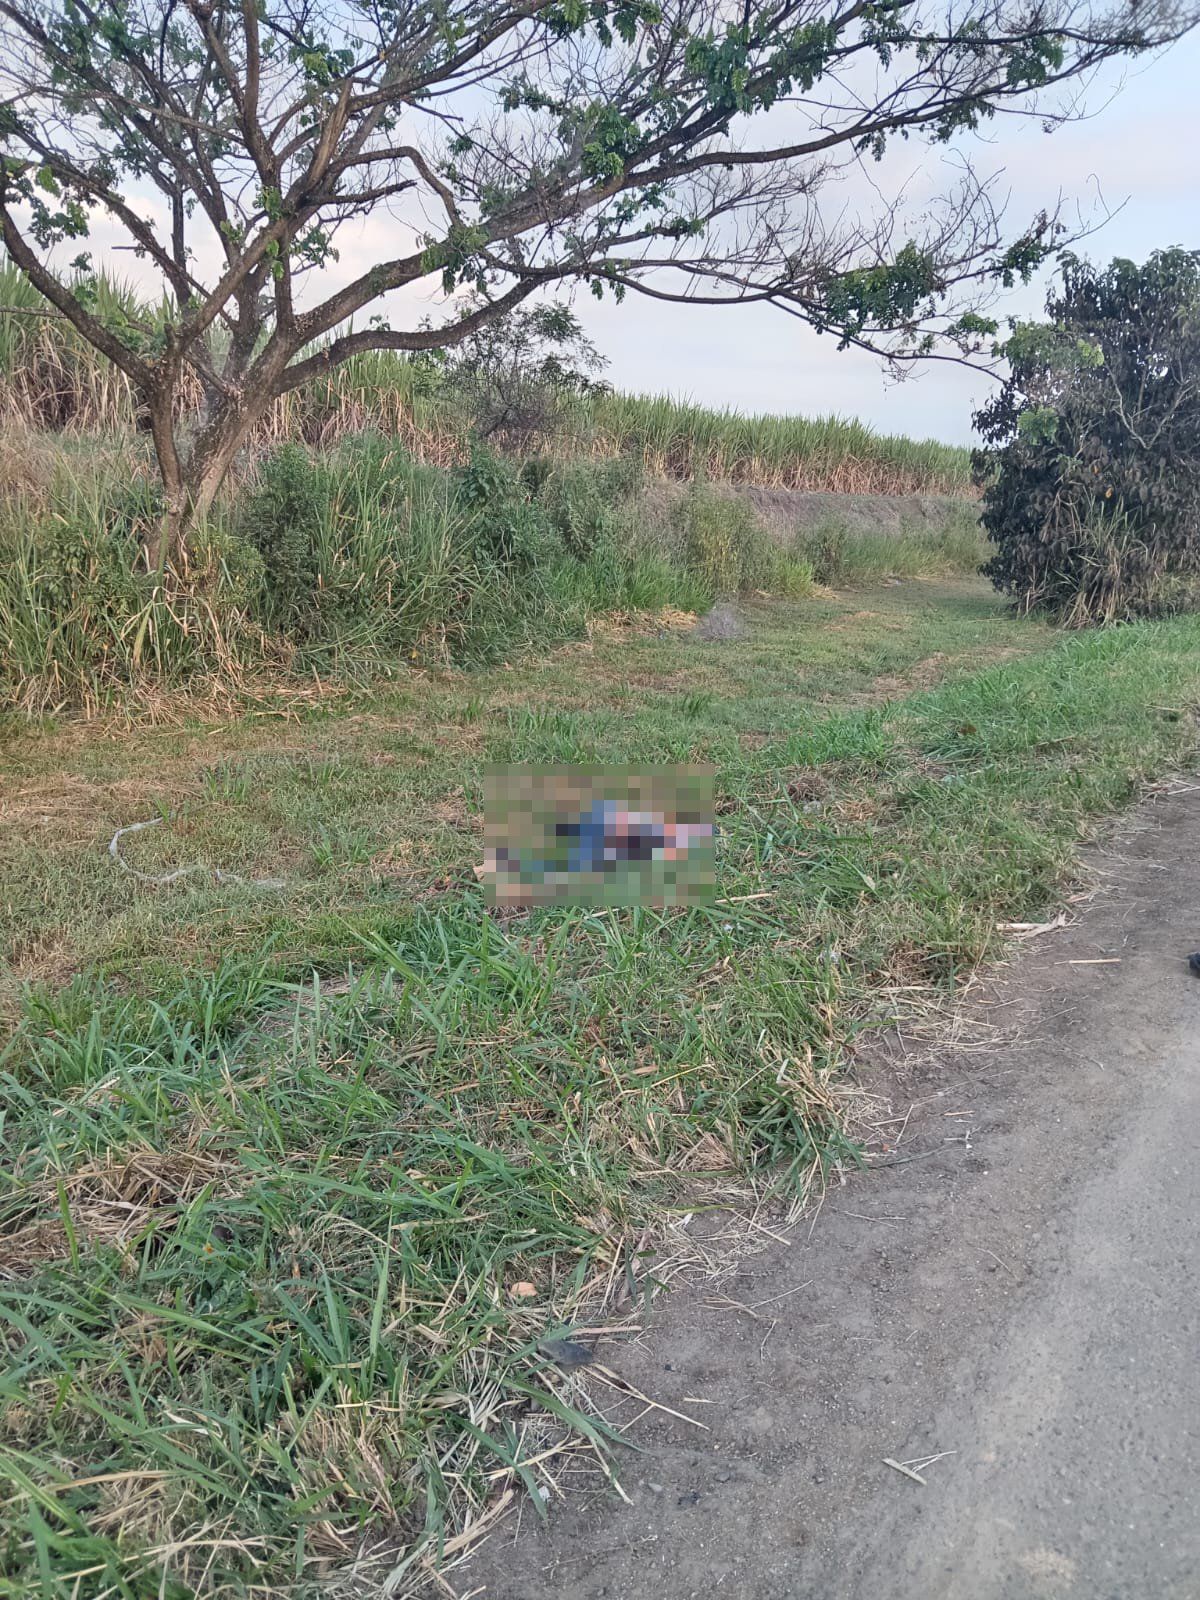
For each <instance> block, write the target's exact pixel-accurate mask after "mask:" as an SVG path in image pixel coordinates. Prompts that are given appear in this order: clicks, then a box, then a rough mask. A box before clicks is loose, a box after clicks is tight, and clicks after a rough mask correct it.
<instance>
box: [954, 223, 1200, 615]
mask: <svg viewBox="0 0 1200 1600" xmlns="http://www.w3.org/2000/svg"><path fill="white" fill-rule="evenodd" d="M1046 314H1047V317H1048V319H1049V320H1048V321H1047V322H1046V323H1044V324H1024V325H1020V326H1018V327H1017V328H1016V329H1015V330H1014V332H1013V336H1012V338H1011V339H1009V340H1008V342H1007V344H1006V345H1005V347H1004V350H1005V354H1006V356H1007V358H1008V362H1009V369H1010V372H1009V377H1008V379H1007V380H1006V382H1005V383H1004V386H1003V388H1002V389H1001V391H1000V393H999V394H998V395H997V396H996V398H995V399H994V400H993V401H992V402H991V403H990V404H989V405H987V406H985V407H984V408H983V410H982V411H980V412H979V414H978V415H977V416H976V418H975V425H976V427H977V428H978V429H979V431H980V433H981V434H982V435H983V437H984V439H985V440H986V441H987V443H988V447H987V448H985V449H984V450H981V451H979V452H977V453H976V457H975V468H976V473H977V476H978V478H979V480H980V481H981V482H982V483H983V485H984V497H983V524H984V527H985V528H986V530H987V532H988V535H989V537H990V538H991V539H992V541H993V543H995V545H996V546H997V553H996V555H995V556H993V558H992V560H991V561H990V562H989V563H988V564H987V566H986V567H985V568H984V571H985V572H986V573H988V575H989V576H990V577H991V578H992V581H993V582H994V583H995V585H996V587H997V588H998V589H1000V590H1002V591H1003V592H1004V593H1007V594H1010V595H1012V596H1013V597H1014V598H1015V599H1016V600H1017V602H1018V604H1019V605H1020V606H1021V607H1022V609H1024V610H1031V609H1034V608H1036V607H1041V608H1044V609H1047V610H1051V611H1054V612H1057V613H1059V614H1060V615H1062V616H1064V617H1065V618H1066V619H1068V620H1070V621H1073V622H1090V621H1111V620H1113V619H1114V618H1118V617H1128V616H1137V615H1146V614H1152V613H1153V612H1155V611H1158V610H1162V609H1164V608H1166V607H1169V606H1171V605H1174V604H1177V603H1179V601H1180V600H1181V599H1184V600H1186V599H1187V597H1188V594H1189V591H1190V590H1191V589H1192V588H1193V587H1194V580H1195V578H1196V577H1197V575H1198V574H1200V251H1189V250H1181V249H1175V250H1163V251H1159V252H1157V253H1156V254H1154V255H1152V256H1151V257H1150V259H1149V260H1148V261H1147V262H1146V263H1145V264H1144V265H1143V266H1138V265H1137V264H1136V263H1135V262H1132V261H1123V260H1117V261H1113V262H1112V263H1111V264H1110V265H1109V266H1108V267H1106V268H1098V267H1094V266H1092V265H1090V264H1089V263H1088V262H1086V261H1081V260H1079V259H1077V258H1076V257H1074V256H1072V255H1067V256H1065V257H1064V261H1063V268H1062V285H1061V288H1058V289H1052V290H1051V291H1050V294H1049V295H1048V297H1047V301H1046Z"/></svg>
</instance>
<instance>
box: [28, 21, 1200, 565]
mask: <svg viewBox="0 0 1200 1600" xmlns="http://www.w3.org/2000/svg"><path fill="white" fill-rule="evenodd" d="M1195 5H1196V0H1111V3H1110V4H1109V6H1108V8H1107V9H1105V7H1104V0H949V3H948V4H943V3H939V0H162V3H158V4H152V3H150V0H0V24H2V26H3V38H2V40H0V42H2V44H3V52H2V55H0V161H2V166H0V235H2V237H3V242H4V245H5V247H6V248H7V250H8V253H9V255H10V257H11V258H12V260H13V261H14V262H15V263H16V264H17V266H18V267H19V268H20V269H21V270H22V271H24V272H25V273H26V274H27V275H28V277H29V278H30V279H31V280H32V282H33V283H34V284H35V285H36V287H37V288H38V289H39V290H40V291H41V293H42V294H43V295H45V297H46V298H47V300H49V301H50V303H51V304H52V305H53V306H54V307H56V308H57V310H58V311H59V312H60V313H61V314H62V315H63V316H64V317H66V318H68V319H69V320H70V322H71V323H72V324H73V325H74V326H75V327H76V328H77V329H78V330H79V332H80V333H81V334H82V335H83V336H84V337H85V338H86V339H88V340H89V341H90V342H91V343H92V344H93V345H94V346H95V347H96V348H97V349H98V350H100V351H101V352H102V353H103V354H104V355H105V356H107V357H108V358H109V359H110V360H111V361H113V362H114V363H115V364H116V365H117V366H118V367H119V368H121V369H122V371H124V372H125V373H127V374H128V376H129V378H130V379H131V381H132V382H133V383H134V385H135V386H136V388H137V390H138V392H139V394H140V396H141V398H142V401H143V403H144V405H145V408H146V412H147V415H148V418H149V423H150V428H151V431H152V434H153V438H154V446H155V450H156V453H157V457H158V462H159V466H160V469H161V472H162V478H163V485H164V490H165V503H166V506H167V513H166V520H165V523H164V534H165V536H166V538H167V540H168V541H169V543H170V544H173V543H175V542H177V541H178V540H179V539H180V538H181V537H182V536H183V534H184V532H185V531H186V528H187V526H188V523H189V521H190V520H191V519H193V518H196V517H201V516H203V515H204V514H205V513H206V512H207V510H208V509H209V507H210V506H211V504H212V502H213V498H214V496H215V495H216V493H217V491H218V488H219V486H220V484H221V482H222V480H223V478H224V476H225V473H226V472H227V470H228V468H229V466H230V463H231V462H232V460H233V459H234V457H235V455H236V453H237V451H238V450H239V448H240V447H241V445H242V444H243V442H244V441H245V439H246V437H247V435H248V433H249V432H250V430H251V429H252V428H253V427H254V425H255V423H256V422H257V421H258V420H259V419H260V418H261V417H262V415H263V413H264V412H265V411H266V409H267V408H268V407H269V406H270V404H271V402H272V401H273V399H274V398H275V397H277V396H278V395H280V394H283V393H285V392H287V391H288V390H291V389H295V388H297V387H298V386H300V385H302V384H304V383H306V382H308V381H309V380H310V379H312V378H314V377H316V376H318V375H320V374H323V373H327V372H329V371H330V370H331V369H332V368H334V367H336V366H337V365H338V363H339V362H341V361H344V360H345V359H346V358H347V357H349V356H350V355H352V354H353V353H354V352H356V351H361V350H367V349H394V350H408V351H419V350H424V349H430V348H434V347H436V346H438V345H447V344H452V343H454V342H456V341H459V340H462V339H464V338H468V337H470V336H471V335H472V334H473V333H474V332H475V331H476V330H478V329H479V328H480V327H481V326H483V325H484V324H486V323H488V322H490V321H492V320H493V319H495V318H498V317H500V316H502V315H504V314H505V313H507V312H509V311H511V310H512V309H513V308H514V307H516V306H517V305H519V304H520V303H521V302H522V301H524V300H525V299H526V298H528V297H529V296H530V295H531V294H533V293H535V292H536V291H538V290H540V289H543V288H545V287H546V286H548V285H550V286H553V285H556V284H560V283H564V282H577V283H578V282H583V283H586V284H588V285H590V286H591V288H592V289H593V291H594V292H596V293H599V294H603V293H604V292H605V291H606V290H610V291H611V292H613V293H614V294H617V295H621V294H623V293H624V292H625V291H626V290H629V289H636V290H638V291H640V292H642V293H644V294H649V295H653V296H656V297H658V298H661V299H686V300H690V301H693V302H695V303H698V304H705V305H712V304H724V303H729V302H731V301H732V302H741V303H746V302H752V301H767V302H771V303H773V304H775V305H778V306H780V307H782V308H783V309H784V310H785V311H787V312H790V313H791V314H792V315H794V316H797V317H799V318H801V319H802V320H803V321H805V322H808V323H810V324H811V325H813V326H814V327H817V328H819V329H822V330H830V331H832V332H834V333H835V334H836V335H837V337H838V339H839V341H840V342H841V343H842V344H843V345H845V344H861V345H865V346H866V347H868V348H872V349H878V350H881V351H883V352H884V353H885V354H888V355H890V356H892V357H903V356H908V355H912V354H915V353H926V354H929V353H933V352H934V346H935V343H936V341H937V340H938V339H939V338H945V339H949V340H950V341H951V345H952V346H953V347H954V348H956V349H972V348H976V347H977V344H978V340H979V339H980V338H982V337H983V336H984V335H986V333H987V332H988V327H987V325H986V324H985V323H984V321H983V320H982V319H981V318H980V317H979V316H978V314H977V310H976V308H975V301H974V300H973V299H972V298H971V297H972V296H973V295H974V294H975V292H976V291H977V290H978V289H979V288H980V286H982V285H984V284H986V283H988V282H990V281H993V280H995V279H1003V280H1008V281H1011V279H1012V278H1013V276H1014V275H1016V274H1021V273H1027V272H1028V271H1029V270H1031V268H1032V267H1033V266H1034V265H1036V264H1037V263H1038V262H1040V261H1041V260H1042V259H1043V258H1044V255H1045V253H1046V252H1047V251H1048V250H1049V249H1050V248H1051V246H1052V244H1053V243H1054V242H1055V240H1056V234H1057V228H1058V225H1057V222H1056V220H1055V219H1054V218H1052V217H1048V216H1044V215H1043V216H1042V217H1040V218H1037V219H1035V220H1034V222H1033V223H1032V224H1031V225H1030V226H1029V227H1028V228H1026V229H1024V230H1023V231H1021V232H1019V233H1018V235H1017V236H1016V237H1015V238H1011V237H1010V238H1007V239H1006V236H1005V235H1004V233H1003V231H1002V229H1001V225H1000V219H999V217H998V216H997V212H996V209H995V207H994V206H993V204H992V196H991V192H990V189H989V186H988V185H987V184H984V183H980V182H978V181H976V180H975V178H974V177H973V176H972V175H971V173H970V171H969V169H968V170H966V172H965V175H964V178H963V181H962V184H961V186H960V187H958V188H956V189H955V191H954V192H953V193H952V194H949V195H947V196H946V197H945V199H944V200H943V201H942V202H941V203H938V204H934V205H932V206H931V207H930V208H929V209H928V210H927V212H926V213H925V215H924V217H923V219H922V220H920V221H919V222H915V223H914V225H913V228H912V230H911V232H907V231H904V227H903V224H902V223H901V222H899V221H898V220H897V218H898V217H899V215H900V213H899V212H897V214H896V216H893V215H892V214H891V212H890V210H885V211H884V212H883V213H882V214H881V215H880V216H879V217H876V218H870V219H862V218H856V217H855V216H854V215H853V214H852V208H848V207H846V208H842V209H841V211H840V214H839V215H837V216H836V217H829V216H826V215H825V214H824V213H823V212H822V210H821V208H820V204H819V195H820V191H821V189H822V186H823V185H824V184H826V183H828V182H829V181H830V180H831V179H834V178H836V177H838V176H840V175H842V174H844V173H845V172H846V171H847V169H848V167H849V166H851V165H852V164H854V163H857V162H862V161H863V160H869V159H871V158H875V159H877V160H881V159H882V157H883V155H884V152H885V150H886V149H887V147H888V146H889V144H890V143H891V142H892V141H894V140H896V139H897V138H904V137H908V136H919V137H920V138H922V139H925V140H928V141H932V142H933V143H934V144H937V143H939V142H940V143H945V142H947V141H950V140H952V139H955V138H956V137H958V136H959V135H960V134H961V133H963V132H966V131H970V130H972V129H975V128H977V127H978V126H979V125H980V124H981V123H983V122H984V121H985V119H988V118H991V117H995V116H998V115H1002V114H1005V113H1012V112H1018V111H1023V112H1026V113H1036V114H1037V115H1038V116H1041V117H1043V118H1046V119H1048V120H1054V119H1056V118H1060V117H1062V116H1064V115H1066V114H1067V111H1066V110H1064V108H1063V107H1062V106H1061V105H1059V104H1058V103H1057V102H1056V101H1055V99H1054V96H1053V93H1052V91H1053V90H1054V89H1055V88H1056V86H1061V85H1067V84H1070V83H1071V82H1072V81H1073V80H1076V79H1078V78H1079V77H1080V76H1081V75H1082V74H1086V73H1088V72H1090V71H1091V70H1092V69H1093V68H1095V67H1096V66H1098V65H1099V64H1100V63H1102V62H1104V61H1105V60H1106V59H1108V58H1110V57H1113V56H1116V55H1121V54H1125V53H1131V52H1137V51H1142V50H1146V49H1150V48H1153V47H1155V46H1158V45H1161V44H1163V43H1165V42H1167V41H1169V40H1171V39H1174V38H1175V37H1177V36H1178V35H1179V34H1180V33H1181V32H1182V31H1183V30H1184V29H1185V28H1187V27H1189V26H1191V25H1192V23H1193V22H1194V21H1195V20H1196V15H1197V13H1196V11H1195V9H1194V8H1195ZM880 171H881V173H882V172H883V171H884V169H883V168H882V167H881V169H880ZM895 198H896V200H897V203H898V201H899V198H900V197H898V196H897V197H895ZM381 209H386V210H387V211H388V212H390V214H391V215H393V216H394V217H395V219H396V232H397V235H402V236H403V237H404V245H403V247H402V248H399V249H398V250H397V253H395V254H394V255H388V256H387V258H386V259H382V260H379V261H377V262H375V263H374V264H372V265H371V266H370V267H369V268H368V269H367V270H366V271H364V272H362V273H361V274H359V275H358V276H356V277H354V278H353V279H352V281H350V282H349V283H346V284H344V285H343V286H342V287H340V288H338V289H336V291H334V292H332V293H328V294H326V295H325V296H324V298H321V297H320V294H319V293H315V292H314V293H312V294H311V295H310V292H309V291H310V290H312V289H314V288H315V287H317V286H318V285H319V269H320V268H322V267H323V266H326V265H327V264H328V263H329V262H330V261H331V259H332V258H333V257H334V255H335V253H336V248H337V247H336V240H337V238H338V235H339V231H340V230H343V229H344V228H345V225H346V224H347V223H348V222H350V221H351V220H352V219H355V218H361V217H363V216H364V215H366V214H369V213H372V212H377V211H379V210H381ZM100 217H106V218H107V219H108V221H109V222H111V223H113V224H115V225H117V226H118V227H119V228H120V229H121V230H122V231H123V233H124V235H125V237H126V240H127V244H126V247H127V248H130V249H132V250H134V251H135V253H136V254H137V255H139V256H141V257H142V258H144V259H145V260H146V261H147V262H149V263H151V264H152V265H153V267H154V268H155V269H157V272H158V273H159V274H161V278H162V281H163V286H164V288H165V290H166V291H167V294H168V295H169V297H170V301H171V304H172V307H173V313H172V315H170V316H169V317H167V318H166V319H164V321H163V323H162V325H161V326H156V327H153V328H152V327H143V326H141V325H139V324H138V323H137V322H136V321H135V320H133V319H126V320H119V321H116V322H114V321H112V320H108V321H106V320H104V319H103V318H102V317H101V316H100V315H99V314H98V313H97V311H96V309H95V308H94V307H93V305H92V304H91V303H90V299H89V294H88V286H89V279H88V272H89V269H90V258H89V257H88V256H87V254H86V253H84V254H81V255H80V256H77V257H76V259H75V262H74V263H72V266H73V268H74V269H75V271H77V272H78V273H81V274H82V277H81V278H80V279H79V280H76V279H73V278H72V276H71V275H70V274H69V273H67V272H64V270H62V269H61V268H60V267H58V266H57V265H55V264H54V263H55V261H56V260H57V255H58V254H59V253H61V247H62V246H63V245H64V244H67V243H68V242H69V241H78V240H82V239H85V238H86V236H87V234H88V232H89V229H90V228H91V226H92V225H93V223H94V221H95V220H96V219H98V218H100ZM438 277H440V279H441V282H442V285H443V288H444V289H445V291H446V292H447V294H448V295H450V296H451V297H453V296H454V295H455V294H456V292H457V291H460V290H461V289H462V288H463V287H464V286H465V287H468V288H472V289H474V290H475V292H476V293H477V294H478V295H479V296H481V301H480V303H478V304H476V305H474V306H473V307H472V308H471V309H469V310H466V311H465V312H462V313H461V314H458V315H456V314H455V310H454V307H455V305H456V301H455V300H454V299H453V298H452V299H451V310H450V315H449V318H448V320H447V322H446V324H445V325H444V326H442V327H438V328H430V327H423V326H421V325H419V323H418V324H417V325H415V326H411V327H408V328H403V329H397V328H393V327H391V326H389V325H388V323H387V320H386V319H385V318H383V317H376V318H372V319H371V321H370V322H369V323H368V324H367V325H365V326H363V325H358V326H355V325H354V323H353V320H352V319H354V318H356V317H360V316H361V314H362V313H364V312H366V311H367V309H368V308H369V307H371V306H372V305H373V304H374V303H375V302H377V301H379V300H380V298H381V297H382V296H384V295H386V294H388V293H390V292H391V291H394V290H400V289H404V288H407V287H410V286H414V285H418V284H420V283H421V282H422V281H423V280H429V279H433V280H434V281H436V279H437V278H438ZM964 307H965V313H964ZM189 374H191V375H192V376H193V377H194V378H198V379H199V382H200V384H201V386H202V388H203V394H204V403H203V409H202V412H201V414H200V416H199V418H198V419H196V421H195V422H194V424H193V423H192V422H190V421H187V420H181V417H180V392H181V386H182V384H183V382H184V380H185V377H187V376H188V375H189Z"/></svg>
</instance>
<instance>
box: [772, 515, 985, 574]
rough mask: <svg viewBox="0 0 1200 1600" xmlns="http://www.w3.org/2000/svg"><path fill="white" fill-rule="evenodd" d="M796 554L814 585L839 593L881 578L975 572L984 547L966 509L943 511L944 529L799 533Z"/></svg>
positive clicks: (832, 526)
mask: <svg viewBox="0 0 1200 1600" xmlns="http://www.w3.org/2000/svg"><path fill="white" fill-rule="evenodd" d="M796 551H797V554H799V555H800V556H802V557H803V558H804V559H805V560H807V562H808V563H809V565H810V567H811V568H812V572H813V576H814V578H815V579H816V580H817V582H818V583H825V584H829V585H830V586H831V587H833V588H835V589H836V588H841V587H842V586H843V585H845V584H848V583H872V582H877V581H878V580H879V579H881V578H938V577H949V576H952V575H953V574H956V573H959V574H965V573H971V572H978V571H979V568H980V566H981V564H982V562H983V561H984V560H985V559H986V556H987V545H986V542H985V540H984V538H983V534H982V532H981V530H980V527H979V523H978V521H977V519H976V517H975V516H974V513H973V511H972V509H970V508H968V507H966V506H964V507H963V508H962V509H961V511H959V512H957V513H950V512H948V513H947V515H946V519H945V522H944V525H943V526H941V527H939V528H935V529H927V528H901V529H900V530H899V531H897V532H895V533H883V532H876V531H867V530H855V529H851V528H847V527H845V526H842V525H839V524H838V523H836V522H831V523H828V524H827V525H826V526H824V527H821V528H815V529H813V530H812V531H811V532H807V533H803V534H801V535H800V537H799V538H798V539H797V542H796Z"/></svg>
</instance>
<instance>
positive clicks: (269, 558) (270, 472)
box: [238, 444, 331, 635]
mask: <svg viewBox="0 0 1200 1600" xmlns="http://www.w3.org/2000/svg"><path fill="white" fill-rule="evenodd" d="M330 491H331V484H330V481H329V477H328V474H327V472H325V471H324V470H323V469H322V468H321V467H320V466H318V465H317V464H316V463H315V462H314V461H313V459H312V457H311V456H310V455H309V454H308V452H307V451H306V450H304V449H302V448H301V447H300V446H299V445H296V444H285V445H283V446H281V448H280V449H278V450H276V451H275V452H274V453H273V454H272V455H270V456H268V457H267V459H266V461H264V463H263V465H262V468H261V470H260V472H259V476H258V482H257V484H256V485H255V487H254V488H253V489H252V490H251V491H250V492H249V493H248V494H247V495H246V496H245V498H244V499H243V502H242V508H241V515H240V517H239V518H238V532H239V534H240V536H241V537H242V538H243V539H244V540H245V541H246V543H247V544H249V545H250V546H251V547H252V548H253V549H255V550H257V551H258V553H259V555H260V556H261V558H262V563H263V575H264V583H263V591H262V594H263V602H264V611H265V615H264V621H266V622H267V623H268V624H269V625H270V626H273V627H276V628H278V629H280V630H281V631H282V632H284V633H287V634H301V635H303V634H306V633H310V632H312V631H313V630H314V629H315V627H316V611H317V606H318V592H317V591H318V578H319V576H320V559H319V552H320V548H321V544H322V526H323V523H324V521H325V518H326V517H327V515H328V512H329V502H330Z"/></svg>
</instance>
